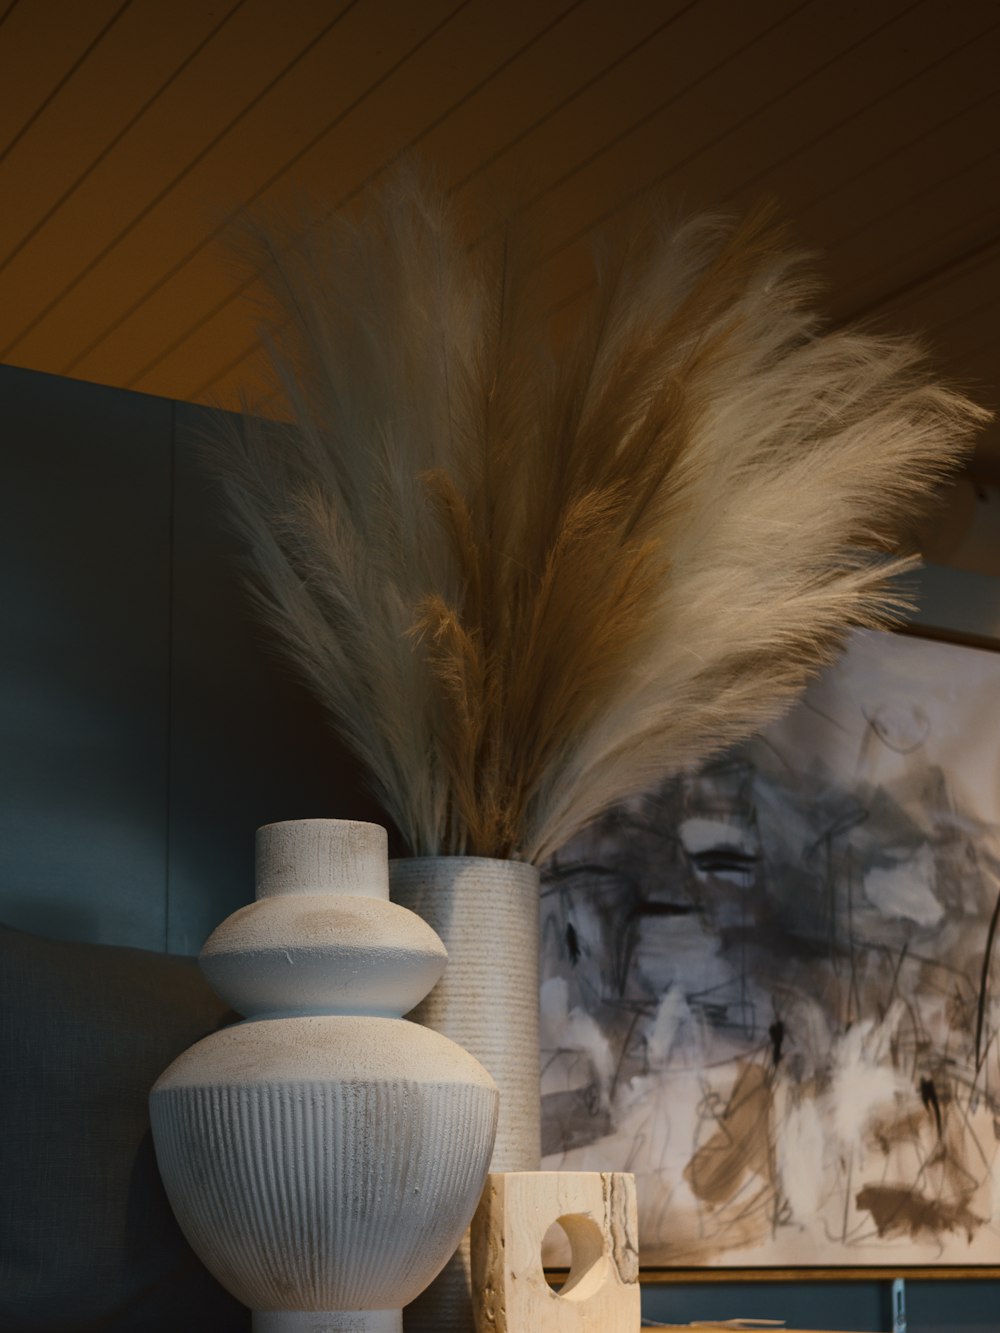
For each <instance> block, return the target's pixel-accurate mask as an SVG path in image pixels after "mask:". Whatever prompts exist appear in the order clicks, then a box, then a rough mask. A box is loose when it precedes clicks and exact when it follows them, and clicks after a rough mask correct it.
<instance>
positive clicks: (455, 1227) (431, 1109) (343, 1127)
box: [150, 1080, 496, 1311]
mask: <svg viewBox="0 0 1000 1333" xmlns="http://www.w3.org/2000/svg"><path fill="white" fill-rule="evenodd" d="M150 1112H151V1119H152V1124H153V1135H154V1140H155V1144H156V1154H157V1160H158V1162H159V1166H160V1172H161V1175H162V1176H163V1180H164V1183H165V1185H166V1188H167V1193H168V1195H169V1197H170V1202H171V1205H172V1206H173V1209H174V1212H175V1214H176V1216H177V1219H178V1221H179V1223H180V1225H181V1228H182V1230H183V1231H184V1233H185V1235H186V1236H187V1238H188V1240H189V1241H190V1243H191V1245H192V1247H193V1248H194V1249H195V1250H196V1251H197V1252H198V1254H199V1255H200V1256H201V1258H202V1260H203V1261H204V1263H205V1264H206V1265H207V1267H208V1268H209V1269H210V1270H211V1271H212V1272H213V1273H214V1274H215V1276H216V1277H217V1278H218V1279H219V1281H220V1282H221V1283H222V1284H223V1286H225V1287H226V1288H228V1290H229V1291H231V1292H232V1293H233V1295H235V1296H236V1297H237V1298H238V1299H239V1300H241V1301H243V1302H244V1304H246V1305H249V1306H250V1307H251V1308H252V1309H254V1310H257V1311H260V1310H263V1311H267V1310H286V1311H331V1310H337V1311H359V1310H382V1311H385V1310H392V1309H398V1308H399V1307H400V1306H402V1305H404V1304H406V1303H407V1302H408V1301H410V1300H412V1299H413V1297H414V1296H415V1295H416V1294H417V1293H418V1292H419V1291H420V1290H421V1288H422V1287H423V1286H424V1285H425V1284H426V1283H427V1282H428V1281H429V1280H430V1278H431V1277H432V1276H433V1275H434V1274H435V1273H436V1272H437V1271H438V1270H439V1269H440V1268H441V1267H442V1266H443V1264H444V1263H445V1261H446V1259H447V1258H448V1256H449V1255H450V1254H451V1253H452V1251H453V1250H454V1248H455V1245H456V1244H457V1242H458V1240H459V1237H460V1236H461V1234H462V1232H463V1230H464V1228H465V1226H466V1225H467V1222H468V1219H469V1218H470V1217H471V1215H472V1212H473V1211H474V1209H475V1204H476V1200H477V1198H478V1195H479V1191H480V1189H481V1186H482V1180H483V1174H484V1171H485V1167H486V1162H487V1159H488V1157H489V1152H490V1146H491V1143H492V1132H493V1124H494V1117H495V1113H496V1093H495V1092H494V1091H493V1090H492V1089H486V1088H482V1087H475V1086H471V1087H470V1086H463V1085H461V1084H454V1083H450V1084H434V1083H432V1082H429V1081H428V1082H427V1083H415V1082H413V1081H411V1080H401V1081H398V1082H392V1081H382V1082H370V1083H340V1084H331V1083H328V1082H327V1083H314V1082H307V1081H306V1082H286V1083H280V1082H269V1083H261V1084H256V1085H254V1084H250V1085H249V1086H247V1085H243V1086H225V1085H223V1086H209V1087H181V1088H168V1089H165V1090H161V1091H159V1092H154V1094H153V1096H152V1097H151V1099H150Z"/></svg>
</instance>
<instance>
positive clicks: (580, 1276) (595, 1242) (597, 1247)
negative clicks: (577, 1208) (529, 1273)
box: [542, 1213, 608, 1301]
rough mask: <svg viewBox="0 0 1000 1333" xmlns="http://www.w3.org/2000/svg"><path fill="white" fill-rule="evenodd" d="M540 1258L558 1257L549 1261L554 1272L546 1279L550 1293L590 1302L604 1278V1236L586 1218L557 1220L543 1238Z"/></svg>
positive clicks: (571, 1216) (568, 1216)
mask: <svg viewBox="0 0 1000 1333" xmlns="http://www.w3.org/2000/svg"><path fill="white" fill-rule="evenodd" d="M542 1254H543V1256H545V1255H552V1256H559V1260H556V1261H553V1260H550V1261H549V1262H550V1264H551V1266H552V1270H553V1271H550V1272H548V1273H547V1274H546V1277H547V1280H548V1283H549V1286H550V1287H551V1288H552V1289H553V1291H555V1292H557V1293H558V1294H559V1295H560V1296H562V1297H564V1298H565V1299H567V1300H573V1301H585V1300H589V1299H590V1297H591V1296H592V1295H593V1294H594V1293H595V1292H596V1291H597V1290H598V1289H599V1288H600V1287H601V1286H603V1284H604V1282H605V1280H606V1278H607V1267H608V1259H607V1253H606V1246H605V1243H604V1234H603V1232H602V1231H601V1228H600V1227H599V1226H598V1225H597V1223H596V1222H595V1221H594V1219H593V1218H592V1217H591V1216H589V1214H586V1213H567V1214H565V1215H564V1216H563V1217H559V1218H557V1219H556V1221H555V1222H553V1223H552V1225H551V1226H550V1227H549V1229H548V1230H547V1231H546V1233H545V1235H544V1237H543V1238H542ZM560 1260H561V1262H560ZM567 1269H568V1271H566V1270H567Z"/></svg>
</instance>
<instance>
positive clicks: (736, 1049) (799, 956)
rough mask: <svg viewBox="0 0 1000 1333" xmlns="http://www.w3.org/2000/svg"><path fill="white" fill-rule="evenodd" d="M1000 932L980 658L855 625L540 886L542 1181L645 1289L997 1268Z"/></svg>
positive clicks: (559, 1257)
mask: <svg viewBox="0 0 1000 1333" xmlns="http://www.w3.org/2000/svg"><path fill="white" fill-rule="evenodd" d="M998 914H1000V653H998V652H995V651H990V650H988V649H985V648H982V647H975V648H973V647H967V646H963V645H959V644H956V643H949V642H940V641H936V640H932V639H925V638H917V637H913V636H910V635H900V634H885V633H876V632H870V633H859V634H857V635H856V636H854V637H853V638H852V640H851V642H850V644H849V647H848V649H847V651H846V652H845V654H844V655H843V657H842V658H841V659H840V661H839V662H838V663H837V664H836V665H835V666H834V667H833V668H831V669H830V670H828V671H827V672H826V673H825V674H824V675H823V676H822V677H821V678H819V679H818V680H817V681H816V682H815V683H814V685H813V686H812V687H811V688H810V689H809V690H808V692H807V693H806V695H805V696H804V698H803V700H802V701H801V703H800V704H799V705H798V706H797V707H796V708H795V709H794V711H793V712H792V713H790V714H789V715H788V716H787V717H786V718H785V719H783V720H782V721H780V722H778V723H776V724H775V725H773V726H771V727H770V728H769V729H767V730H766V731H765V732H764V733H762V734H761V735H760V736H759V737H757V738H755V739H754V740H753V741H751V742H749V743H747V744H745V745H743V746H741V747H739V748H738V749H736V750H734V751H731V752H729V753H728V754H726V755H725V756H724V757H722V758H720V759H717V760H715V761H713V762H710V763H708V764H706V765H705V766H704V767H703V768H700V769H698V770H697V771H691V772H686V773H683V774H682V775H680V776H679V777H676V778H674V779H672V780H670V781H668V782H665V783H664V784H663V785H662V786H661V787H660V788H659V789H658V790H656V791H653V792H650V793H649V794H647V795H645V796H643V797H641V798H638V799H636V800H634V801H631V802H630V803H628V804H627V805H626V806H624V807H622V808H620V809H617V810H615V811H614V812H612V813H611V814H609V815H608V816H607V817H605V818H604V819H602V820H601V821H599V822H598V823H597V824H595V825H594V826H593V827H592V828H591V829H589V830H588V831H587V832H586V833H585V834H584V835H582V836H581V837H579V838H578V839H577V840H575V841H574V842H573V843H572V844H570V845H568V846H567V847H566V848H564V849H563V850H562V851H561V852H560V853H559V854H558V856H557V857H556V858H554V859H553V860H552V861H551V862H550V863H549V865H548V866H547V867H546V868H545V871H544V874H543V899H542V946H541V966H542V989H541V1013H542V1061H543V1066H542V1067H543V1073H542V1107H543V1110H542V1115H543V1136H544V1143H543V1152H544V1162H543V1165H544V1167H545V1168H546V1169H549V1170H552V1169H561V1168H564V1169H570V1170H597V1169H614V1170H626V1171H634V1172H635V1174H636V1177H637V1182H638V1194H639V1208H640V1246H641V1259H642V1266H643V1270H644V1272H643V1276H644V1277H645V1278H650V1277H653V1276H655V1275H656V1274H657V1273H660V1274H662V1275H665V1276H670V1275H673V1276H677V1277H685V1278H690V1277H691V1276H693V1275H694V1273H693V1270H695V1269H697V1270H699V1271H700V1273H701V1274H703V1275H706V1276H710V1277H712V1278H713V1279H718V1278H719V1277H721V1276H723V1275H724V1274H725V1273H726V1272H728V1273H730V1274H731V1275H734V1276H735V1275H737V1274H738V1275H739V1276H740V1277H742V1278H746V1277H747V1276H754V1275H757V1276H761V1277H764V1276H774V1275H775V1273H776V1271H782V1272H786V1271H788V1270H794V1272H795V1273H796V1274H797V1275H800V1276H801V1275H802V1273H803V1270H809V1269H812V1270H827V1274H829V1273H831V1272H836V1273H837V1274H841V1275H847V1274H850V1273H856V1274H858V1275H861V1276H876V1275H879V1274H882V1273H884V1272H890V1271H891V1272H892V1273H899V1272H906V1271H911V1272H916V1271H917V1270H921V1271H923V1270H933V1271H934V1273H935V1274H936V1275H946V1274H948V1273H955V1274H958V1273H959V1272H961V1273H962V1275H964V1276H968V1275H969V1273H970V1272H977V1273H984V1274H986V1273H987V1272H989V1270H991V1269H995V1268H996V1267H997V1266H1000V963H998V961H997V958H996V953H997V952H998V948H997V946H996V934H997V922H998ZM548 1259H549V1261H550V1262H551V1263H552V1264H553V1265H558V1264H559V1263H560V1262H565V1256H564V1255H563V1254H562V1253H561V1252H560V1251H559V1250H558V1247H557V1248H556V1249H554V1250H553V1251H552V1252H551V1253H550V1254H549V1255H548ZM991 1275H995V1273H993V1274H991Z"/></svg>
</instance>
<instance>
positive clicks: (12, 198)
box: [0, 0, 233, 343]
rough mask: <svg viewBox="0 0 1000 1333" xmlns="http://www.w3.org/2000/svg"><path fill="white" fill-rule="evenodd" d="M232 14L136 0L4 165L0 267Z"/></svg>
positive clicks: (17, 315)
mask: <svg viewBox="0 0 1000 1333" xmlns="http://www.w3.org/2000/svg"><path fill="white" fill-rule="evenodd" d="M36 8H42V9H44V6H36ZM232 9H233V0H225V2H224V3H221V4H220V3H208V4H206V3H205V0H174V3H172V4H171V5H170V6H169V7H168V6H165V5H164V4H163V3H162V0H132V3H131V4H129V5H128V6H127V7H126V8H125V9H124V10H123V11H122V13H121V14H120V15H119V17H118V19H117V22H115V23H113V24H112V25H111V26H110V27H108V29H107V30H106V32H105V33H104V36H103V37H102V39H101V40H100V41H99V42H98V43H97V44H96V45H95V46H93V47H92V48H91V50H90V51H89V53H88V54H87V57H86V59H85V60H83V61H82V62H81V63H80V65H79V66H78V67H77V68H76V70H75V71H74V72H73V74H72V76H71V77H70V78H69V79H68V80H67V81H66V82H65V83H64V84H63V85H62V86H61V87H60V88H59V90H58V92H57V93H56V95H55V96H54V97H53V98H52V99H51V101H49V102H48V104H47V105H46V106H45V107H44V110H42V112H41V114H40V115H39V116H38V117H37V118H36V119H35V120H34V122H33V123H32V124H31V126H30V127H29V128H28V130H27V131H26V132H25V133H24V134H23V135H21V137H20V138H19V139H18V141H17V143H16V144H15V145H14V146H13V148H11V150H10V151H9V152H8V153H7V154H6V155H5V157H4V159H3V161H2V162H0V197H2V198H3V200H4V208H3V210H2V211H0V263H6V262H9V260H10V258H11V256H12V254H16V253H17V252H18V250H19V249H20V247H21V246H22V245H23V244H24V241H25V238H26V237H28V236H30V235H31V234H32V230H33V228H34V227H35V226H36V225H37V224H38V223H39V221H40V220H41V219H43V218H44V217H45V216H46V215H47V213H48V212H49V210H50V209H52V208H53V207H54V206H56V205H58V203H59V201H60V199H61V198H62V197H63V195H64V194H66V192H67V191H70V190H72V189H73V188H74V186H75V185H76V184H77V183H78V181H79V180H80V179H81V178H82V177H83V176H85V175H86V173H87V172H88V171H90V170H91V169H92V168H93V167H94V166H95V164H96V163H97V161H98V160H99V159H100V157H101V155H102V154H103V153H106V152H107V151H108V150H109V148H111V147H112V146H113V145H114V143H115V142H116V140H118V139H119V138H120V137H121V136H122V135H123V134H124V133H125V131H126V129H127V128H128V126H129V125H130V124H131V122H132V121H133V119H134V118H135V117H137V116H139V115H141V114H142V112H143V110H144V109H145V108H146V107H147V106H148V105H149V104H150V102H151V101H152V100H153V99H154V98H155V97H156V96H157V95H158V93H159V92H160V91H161V90H162V89H163V88H164V87H165V86H166V85H167V84H168V83H169V81H170V80H171V79H172V78H174V77H175V76H176V75H177V73H178V70H179V69H181V68H182V67H183V65H184V62H185V61H187V60H189V59H190V58H191V57H192V55H193V54H194V53H195V51H197V49H198V47H199V45H200V44H201V43H202V42H204V41H205V40H206V39H207V38H208V37H209V36H210V34H211V33H212V31H213V30H214V29H215V28H216V27H217V26H218V25H219V24H220V23H224V22H225V20H226V18H227V16H228V15H229V14H230V13H231V12H232ZM40 277H41V278H43V277H44V275H40ZM31 313H32V312H30V311H23V310H20V311H17V312H10V311H3V315H4V319H5V322H6V320H9V319H11V317H12V315H13V317H14V319H16V320H17V322H18V325H19V324H20V323H21V322H23V320H24V318H25V317H27V316H29V315H30V314H31ZM8 327H9V326H8ZM15 332H16V329H15ZM9 336H10V335H8V337H4V338H3V340H2V342H3V343H6V342H7V341H8V340H9Z"/></svg>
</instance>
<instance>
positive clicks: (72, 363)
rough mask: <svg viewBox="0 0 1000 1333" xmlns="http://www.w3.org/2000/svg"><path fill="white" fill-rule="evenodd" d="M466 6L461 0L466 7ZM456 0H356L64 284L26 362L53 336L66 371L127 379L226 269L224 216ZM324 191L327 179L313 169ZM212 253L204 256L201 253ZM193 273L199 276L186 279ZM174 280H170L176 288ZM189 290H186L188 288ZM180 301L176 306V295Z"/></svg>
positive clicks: (259, 189)
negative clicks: (103, 251) (93, 320)
mask: <svg viewBox="0 0 1000 1333" xmlns="http://www.w3.org/2000/svg"><path fill="white" fill-rule="evenodd" d="M463 7H464V6H462V5H459V6H458V8H460V9H461V8H463ZM455 10H456V3H455V0H421V4H420V5H419V7H416V6H415V7H413V8H412V9H411V8H409V7H407V21H406V22H398V21H396V22H394V21H393V20H394V17H395V16H397V15H398V12H399V3H398V0H365V2H364V3H362V4H358V3H354V4H352V5H351V6H350V7H349V8H348V9H347V10H346V11H345V13H344V15H343V17H342V19H341V20H340V22H338V23H337V24H336V25H335V26H333V27H332V28H331V29H330V30H329V31H328V32H327V33H326V34H325V35H324V37H323V38H322V39H321V40H320V41H319V42H317V43H316V44H315V45H314V46H311V47H310V48H309V49H308V50H306V51H305V52H304V53H303V55H302V58H301V59H300V60H298V61H297V63H296V64H295V65H294V67H291V68H289V69H288V70H287V71H286V73H285V75H284V77H282V78H281V79H280V80H279V81H278V82H277V83H276V84H275V85H274V87H272V88H271V89H269V91H268V92H267V94H266V95H265V96H264V97H262V98H261V99H260V100H259V101H257V102H256V103H254V105H253V106H251V107H250V108H249V109H248V111H247V113H246V114H245V115H244V116H243V117H242V118H241V119H240V120H239V122H238V123H237V124H235V125H234V126H233V127H232V129H231V130H229V131H228V132H227V133H226V134H225V135H224V137H223V138H222V139H221V141H220V142H219V143H217V144H215V145H214V146H213V147H212V149H211V151H210V152H208V153H207V154H206V155H205V156H204V157H203V158H201V159H200V160H199V161H198V162H197V164H196V165H195V166H194V167H193V168H192V169H191V170H190V171H189V172H187V173H186V175H185V176H184V178H183V179H182V180H180V181H179V182H178V183H177V185H176V186H175V188H174V189H172V190H171V191H170V193H169V194H168V195H167V196H166V197H165V198H164V199H163V200H162V201H160V202H159V203H158V204H157V205H156V206H155V207H154V208H152V209H151V210H150V211H149V212H148V213H147V214H146V215H145V216H144V217H143V218H141V220H139V221H138V222H137V223H136V224H135V225H134V226H133V227H132V228H131V229H130V230H129V231H128V233H127V234H126V235H125V236H123V237H122V239H121V241H120V242H119V243H118V244H117V245H116V246H115V247H114V249H113V250H112V251H111V252H110V253H109V254H108V255H107V256H105V257H104V258H103V259H102V260H101V261H100V263H98V264H96V265H95V266H94V267H93V268H92V269H91V270H89V271H88V272H87V273H86V274H84V275H82V276H81V279H80V281H79V282H78V283H77V284H76V285H75V286H74V288H73V290H72V291H69V292H67V294H66V296H65V298H64V299H63V300H62V301H61V302H60V304H59V306H58V307H56V308H55V309H53V311H52V312H51V313H50V315H49V316H48V317H47V318H46V320H45V321H44V322H43V324H41V325H39V326H38V328H36V329H35V330H34V331H33V333H32V335H31V338H30V339H26V340H25V341H24V343H23V344H22V345H21V346H20V347H18V348H17V349H16V355H17V357H18V358H23V361H24V362H25V363H28V362H30V361H31V360H33V359H34V358H35V356H37V355H38V352H39V349H41V348H42V347H48V348H49V349H50V350H49V355H50V356H53V355H54V354H55V355H56V356H57V358H58V364H59V366H60V369H61V372H62V373H64V374H73V375H78V376H80V377H81V378H85V379H95V380H98V381H101V380H104V379H105V378H106V377H107V376H109V375H111V374H114V375H115V376H116V378H117V381H118V382H119V383H121V384H127V383H129V382H130V381H131V380H132V379H133V378H134V377H135V376H136V375H137V374H139V373H140V372H141V371H142V370H143V368H144V366H145V365H146V364H147V363H148V362H150V361H151V360H152V359H153V358H155V357H156V356H157V354H158V353H160V352H161V351H162V350H163V349H164V347H165V346H168V345H169V343H170V342H171V341H172V340H173V339H174V338H175V337H176V336H177V335H178V333H179V332H182V331H183V329H184V328H185V327H187V326H189V324H190V323H191V322H192V321H191V316H189V315H188V314H187V310H186V302H187V300H189V299H190V300H193V301H195V302H196V303H198V305H197V309H198V311H201V310H203V309H204V302H203V301H202V300H201V298H202V297H203V296H204V284H206V283H218V282H219V281H220V280H222V279H225V278H226V276H227V275H226V273H225V271H224V270H223V268H222V267H221V265H220V262H219V257H218V255H217V254H215V252H214V251H212V249H211V246H212V242H213V240H214V238H215V237H216V236H217V235H218V234H219V233H220V232H221V231H222V230H223V228H224V226H225V224H226V221H227V218H228V217H231V216H232V214H233V213H234V212H236V211H238V210H239V208H240V207H241V206H242V205H243V204H246V203H248V202H251V201H253V200H254V199H256V198H258V197H260V196H261V195H263V194H264V193H266V192H267V191H268V190H269V189H271V188H272V187H273V186H275V185H276V184H277V183H278V182H280V181H281V180H282V179H283V177H284V176H285V175H286V174H287V173H288V172H289V171H290V170H291V168H292V166H293V165H294V162H295V160H296V159H297V158H298V157H299V156H301V155H302V154H303V153H304V152H306V151H307V150H308V147H309V145H310V144H311V143H313V142H315V141H316V140H318V139H320V138H321V137H322V136H323V135H324V134H326V133H328V132H329V130H330V127H331V126H333V125H336V124H337V123H338V122H339V121H341V120H342V119H344V118H345V117H347V116H349V115H350V112H351V109H352V107H353V106H355V105H356V104H358V103H361V102H363V101H364V99H365V98H366V97H367V96H369V95H370V92H371V90H372V88H373V87H378V86H380V85H381V83H382V82H383V81H384V80H385V79H387V78H388V77H391V73H392V71H393V69H394V68H396V67H397V66H398V65H400V64H402V63H405V62H406V60H407V59H408V58H409V57H410V56H411V54H412V52H413V50H414V49H415V48H417V47H419V46H420V45H421V44H422V43H423V44H426V43H427V42H428V41H429V39H430V38H431V37H432V36H433V35H434V33H435V31H436V30H437V29H438V28H439V27H440V25H441V24H442V23H445V22H446V21H447V20H448V18H449V16H450V15H451V14H453V13H454V12H455ZM314 186H315V188H316V190H317V192H318V193H319V194H321V195H325V194H326V193H327V192H328V190H329V183H328V182H326V181H316V182H314ZM206 254H211V255H212V258H211V261H210V262H208V263H206V262H205V260H204V256H205V255H206ZM189 273H190V274H193V275H194V276H193V279H192V281H191V283H190V285H189V286H188V287H187V288H185V289H183V290H182V286H181V285H178V286H176V287H174V286H172V284H173V283H175V282H177V281H178V279H179V280H180V284H182V283H183V282H184V280H185V279H186V278H187V277H188V275H189ZM168 289H169V290H168ZM184 291H186V292H187V293H188V295H187V296H185V295H184ZM95 303H99V306H100V309H101V310H102V314H103V319H102V320H101V321H100V322H99V324H98V326H97V327H96V328H93V326H91V327H92V329H93V331H92V333H91V336H90V337H89V339H88V340H87V342H85V343H83V344H82V345H81V342H80V340H79V337H78V336H74V337H71V336H70V333H69V332H68V331H72V332H73V333H76V334H78V331H79V330H80V328H84V327H86V326H87V321H88V318H90V315H89V313H88V312H91V311H92V310H93V308H94V305H95ZM178 303H180V304H179V306H178Z"/></svg>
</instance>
